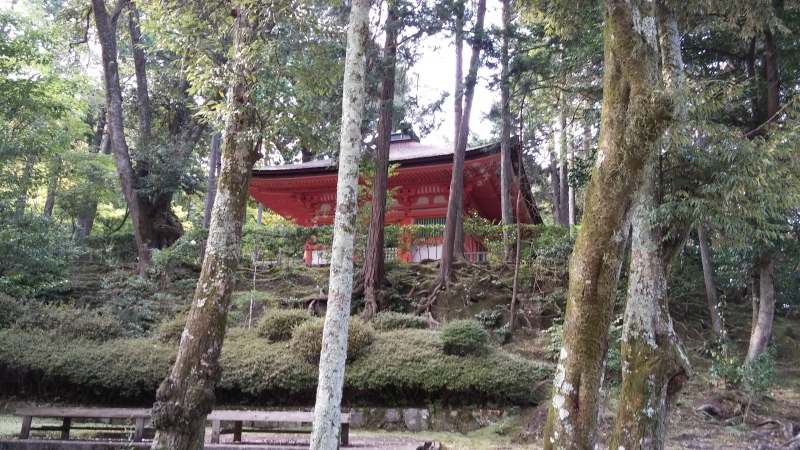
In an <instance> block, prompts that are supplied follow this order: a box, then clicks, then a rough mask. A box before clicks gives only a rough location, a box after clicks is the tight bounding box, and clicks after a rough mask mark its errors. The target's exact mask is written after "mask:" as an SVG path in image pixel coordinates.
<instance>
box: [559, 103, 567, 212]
mask: <svg viewBox="0 0 800 450" xmlns="http://www.w3.org/2000/svg"><path fill="white" fill-rule="evenodd" d="M564 101H565V99H564V98H563V96H562V98H561V108H560V109H559V111H558V123H559V128H560V131H561V133H560V135H559V137H560V140H559V149H558V153H559V155H558V182H559V184H560V186H559V187H558V193H559V198H558V210H559V211H561V222H560V223H559V225H561V226H562V227H568V226H569V172H568V171H567V141H568V139H567V117H566V115H565V114H564V110H565V109H566V105H564Z"/></svg>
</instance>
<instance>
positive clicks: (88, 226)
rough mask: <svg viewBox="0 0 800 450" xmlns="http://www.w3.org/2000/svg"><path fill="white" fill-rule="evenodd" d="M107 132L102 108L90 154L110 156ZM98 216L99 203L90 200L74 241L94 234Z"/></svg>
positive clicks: (80, 219)
mask: <svg viewBox="0 0 800 450" xmlns="http://www.w3.org/2000/svg"><path fill="white" fill-rule="evenodd" d="M105 131H106V108H105V106H103V107H101V108H100V115H99V117H98V120H97V127H95V132H94V136H93V137H92V146H91V148H90V149H89V152H90V153H98V152H99V153H102V154H104V155H108V154H110V152H111V146H110V144H109V139H108V135H107V134H105ZM96 216H97V201H95V200H89V201H88V202H86V209H85V211H83V212H82V213H81V214H80V215H79V216H78V218H77V220H76V221H75V222H76V227H75V232H74V233H73V234H72V238H73V239H83V238H87V237H89V235H90V234H92V227H93V226H94V219H95V217H96Z"/></svg>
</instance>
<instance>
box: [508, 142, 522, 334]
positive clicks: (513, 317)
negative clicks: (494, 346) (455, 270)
mask: <svg viewBox="0 0 800 450" xmlns="http://www.w3.org/2000/svg"><path fill="white" fill-rule="evenodd" d="M521 159H522V158H520V160H521ZM521 163H522V161H520V167H522V164H521ZM520 184H521V183H520ZM521 197H522V186H520V187H519V189H517V211H521V209H520V208H522V204H521V202H520V198H521ZM520 214H521V213H520ZM521 260H522V222H521V221H519V220H517V248H516V251H515V252H514V286H513V287H512V289H511V311H510V313H509V319H508V328H509V330H511V333H512V334H513V333H514V329H515V328H516V322H517V293H518V288H519V266H520V263H521V262H522V261H521Z"/></svg>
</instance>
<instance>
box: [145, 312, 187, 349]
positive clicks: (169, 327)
mask: <svg viewBox="0 0 800 450" xmlns="http://www.w3.org/2000/svg"><path fill="white" fill-rule="evenodd" d="M187 318H188V315H187V314H178V315H177V316H175V317H173V318H172V319H167V320H165V321H163V322H161V323H160V324H158V326H157V327H156V331H155V333H154V334H153V338H155V340H157V341H158V342H163V343H165V344H168V343H176V342H179V341H180V340H181V335H182V334H183V329H184V328H185V327H186V319H187Z"/></svg>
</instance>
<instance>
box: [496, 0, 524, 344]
mask: <svg viewBox="0 0 800 450" xmlns="http://www.w3.org/2000/svg"><path fill="white" fill-rule="evenodd" d="M510 1H511V0H503V30H502V33H503V34H502V37H503V40H502V46H501V48H500V210H501V213H502V219H503V225H505V226H504V227H503V244H504V252H503V259H504V260H505V262H506V263H511V261H512V260H513V259H514V250H513V249H514V247H513V246H512V242H511V239H510V236H509V228H508V227H509V225H511V224H512V223H514V212H513V208H512V204H511V179H512V172H513V170H514V169H513V164H512V162H511V85H510V82H509V63H510V59H509V56H508V46H509V40H510V38H509V35H510V34H511V29H510V28H511V6H510V4H509V3H510ZM519 214H521V213H519ZM512 308H513V299H512ZM513 326H514V325H513V323H512V324H511V327H512V330H513Z"/></svg>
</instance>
